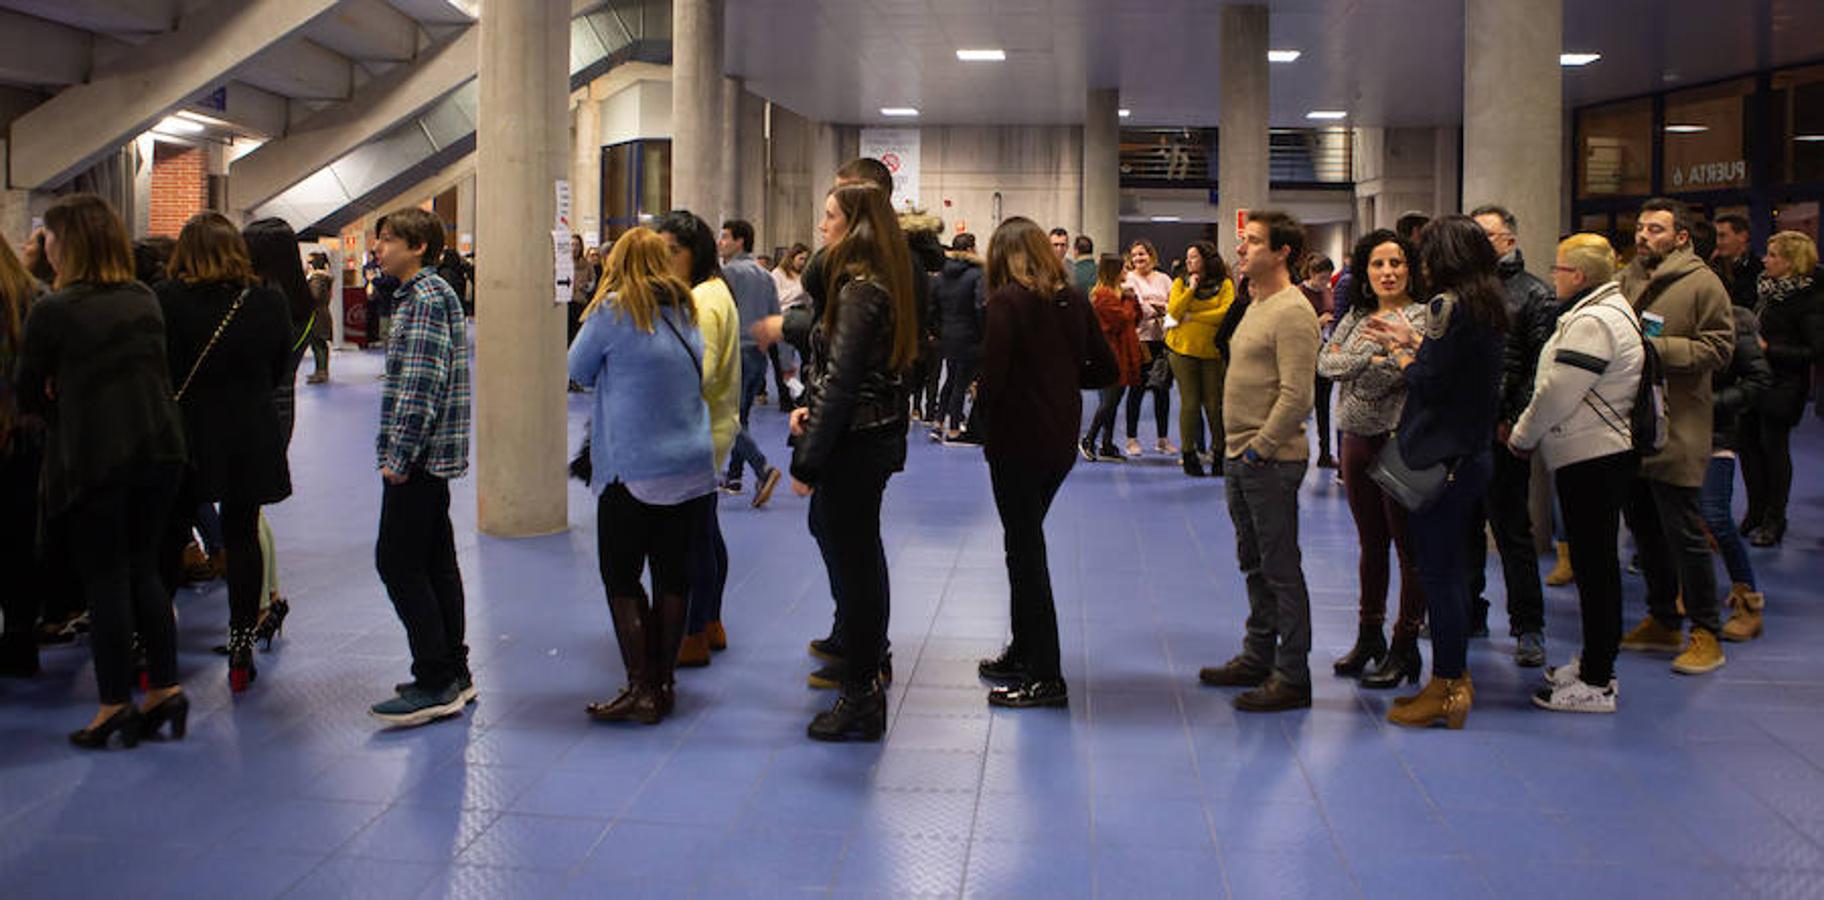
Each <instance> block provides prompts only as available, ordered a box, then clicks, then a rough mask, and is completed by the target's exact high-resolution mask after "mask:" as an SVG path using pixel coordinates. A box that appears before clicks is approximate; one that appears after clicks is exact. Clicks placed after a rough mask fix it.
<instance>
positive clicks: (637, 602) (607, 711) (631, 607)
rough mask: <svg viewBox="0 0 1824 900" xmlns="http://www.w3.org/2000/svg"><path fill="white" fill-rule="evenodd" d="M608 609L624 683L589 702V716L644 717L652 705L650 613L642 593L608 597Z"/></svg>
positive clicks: (623, 719) (616, 719) (600, 719)
mask: <svg viewBox="0 0 1824 900" xmlns="http://www.w3.org/2000/svg"><path fill="white" fill-rule="evenodd" d="M608 611H609V613H610V614H611V615H612V616H613V617H614V636H615V638H616V640H617V641H619V643H620V645H621V662H622V663H623V664H625V665H626V667H627V686H626V687H623V688H621V692H620V693H618V694H616V695H615V696H614V699H612V700H609V701H607V702H605V703H591V704H589V706H588V707H587V710H586V711H587V712H588V713H589V718H591V719H594V720H596V721H598V722H629V721H643V720H644V719H645V718H646V716H647V712H646V711H647V710H648V709H649V708H656V707H654V704H653V700H652V698H651V697H650V696H648V695H649V693H650V691H649V690H648V681H649V678H648V666H647V661H648V654H647V633H648V632H649V631H650V630H651V629H650V627H649V626H650V622H649V621H648V620H649V617H650V613H649V612H648V611H647V608H646V598H645V597H642V596H637V595H636V596H630V597H609V598H608Z"/></svg>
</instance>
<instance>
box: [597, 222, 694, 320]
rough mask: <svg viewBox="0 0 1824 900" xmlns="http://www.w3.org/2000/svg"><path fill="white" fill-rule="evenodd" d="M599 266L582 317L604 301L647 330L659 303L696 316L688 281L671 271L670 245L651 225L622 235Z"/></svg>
mask: <svg viewBox="0 0 1824 900" xmlns="http://www.w3.org/2000/svg"><path fill="white" fill-rule="evenodd" d="M602 270H603V271H602V283H601V284H599V285H597V286H596V289H595V296H594V297H593V298H591V299H590V300H589V306H588V307H587V308H586V309H584V310H583V318H585V319H587V318H588V317H589V316H590V315H592V314H594V313H595V310H596V307H598V306H601V305H602V304H603V303H607V304H608V305H609V306H611V307H613V308H614V310H615V312H616V313H617V314H622V315H626V316H627V317H628V318H631V319H632V320H633V324H635V325H638V326H639V327H640V328H641V329H642V330H644V331H646V332H647V333H651V332H652V331H654V330H655V329H654V326H653V319H654V318H655V317H656V316H657V315H658V309H659V307H660V306H676V307H678V308H679V309H681V310H683V312H684V316H685V317H686V318H687V319H689V320H691V321H695V320H696V318H697V307H696V304H695V303H694V302H693V301H692V300H691V295H690V285H688V284H685V283H684V281H683V279H681V278H679V277H678V276H676V275H674V274H672V271H671V247H670V245H668V244H666V243H665V239H664V238H662V237H659V235H658V233H657V232H655V231H653V230H652V229H650V228H644V227H642V228H635V229H633V230H632V231H629V232H627V233H626V234H623V235H621V238H620V240H617V241H615V242H614V248H613V249H612V250H609V251H608V259H607V261H606V262H605V263H603V264H602Z"/></svg>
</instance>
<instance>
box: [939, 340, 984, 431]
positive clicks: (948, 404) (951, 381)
mask: <svg viewBox="0 0 1824 900" xmlns="http://www.w3.org/2000/svg"><path fill="white" fill-rule="evenodd" d="M980 365H981V360H979V359H976V358H974V357H968V356H946V357H944V388H943V392H942V393H941V394H939V395H938V400H937V412H938V416H939V419H938V423H937V424H939V425H941V426H944V427H948V428H961V427H962V425H963V406H964V405H965V404H966V402H967V401H968V399H969V385H970V384H972V383H974V381H975V370H976V369H977V368H978V367H979V366H980Z"/></svg>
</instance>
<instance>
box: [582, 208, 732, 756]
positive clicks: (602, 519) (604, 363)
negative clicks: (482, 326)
mask: <svg viewBox="0 0 1824 900" xmlns="http://www.w3.org/2000/svg"><path fill="white" fill-rule="evenodd" d="M582 319H583V321H582V327H581V328H580V329H579V330H578V331H577V334H576V341H575V342H574V343H572V344H571V346H570V360H569V369H570V380H572V381H575V382H577V383H579V384H583V385H588V386H591V387H592V388H593V389H594V395H593V403H594V416H593V417H592V419H591V421H590V426H589V428H590V434H589V455H590V467H591V473H590V479H589V489H590V490H591V491H592V492H593V493H594V494H595V496H596V537H595V539H596V554H597V557H598V559H599V562H600V568H601V576H602V585H603V587H604V588H605V589H606V591H607V595H608V612H609V615H610V616H612V617H613V620H614V634H615V638H616V640H617V641H618V642H619V643H620V648H621V662H622V663H623V664H624V665H625V666H626V669H627V685H626V687H624V688H622V689H621V692H620V693H619V694H618V695H616V696H615V697H614V699H612V700H609V701H606V702H603V703H593V704H590V705H589V707H588V713H589V716H590V718H593V719H596V720H598V721H604V722H628V721H633V722H643V723H645V724H647V725H656V724H658V723H659V722H660V721H662V720H663V719H664V718H665V717H666V716H667V715H669V714H670V713H671V709H672V704H673V693H672V673H673V671H674V668H675V665H676V662H677V658H678V646H679V644H680V643H681V642H682V641H683V638H684V617H685V614H686V613H687V612H688V609H687V604H688V602H689V600H688V589H689V580H690V572H689V568H688V566H687V564H686V559H685V555H686V552H687V551H688V549H689V546H690V540H691V531H692V529H693V528H694V527H695V524H696V523H697V522H698V520H700V519H701V518H702V517H703V515H704V513H703V507H704V506H705V505H706V504H709V503H713V502H714V497H713V495H714V493H715V489H716V473H715V468H714V465H713V459H712V448H711V444H710V433H709V407H708V406H707V405H706V404H705V403H704V401H703V394H702V390H703V389H702V384H703V364H702V359H703V336H702V334H701V333H700V332H699V331H698V329H697V316H696V305H695V303H694V302H693V301H692V299H691V290H690V286H689V285H687V284H685V283H684V281H683V280H682V279H680V278H678V277H677V276H676V275H674V274H672V266H671V250H670V248H669V245H668V244H667V243H666V242H665V239H664V238H662V237H660V236H659V235H657V234H655V233H654V232H652V231H650V230H648V229H646V228H635V229H634V230H632V231H629V232H627V233H626V234H624V235H621V238H620V240H617V241H615V243H614V249H613V250H611V251H609V253H608V259H607V262H606V265H605V267H604V271H603V275H602V281H601V284H600V286H599V287H598V288H597V290H596V293H595V296H594V297H593V298H592V299H591V300H590V301H589V303H588V305H587V306H586V307H585V308H584V309H583V312H582ZM649 566H650V568H651V570H652V592H651V595H650V599H649V598H648V594H647V592H646V590H645V588H644V586H643V585H642V584H641V576H642V573H643V571H644V570H645V569H646V568H647V567H649Z"/></svg>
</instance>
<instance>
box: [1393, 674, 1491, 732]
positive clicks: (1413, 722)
mask: <svg viewBox="0 0 1824 900" xmlns="http://www.w3.org/2000/svg"><path fill="white" fill-rule="evenodd" d="M1406 700H1407V702H1405V703H1403V704H1396V705H1395V706H1394V707H1393V708H1392V709H1390V710H1388V711H1387V721H1389V722H1392V723H1393V724H1395V725H1405V726H1407V727H1409V728H1429V727H1431V726H1433V725H1436V724H1438V723H1439V722H1442V723H1444V725H1445V727H1447V728H1450V729H1451V730H1453V731H1455V730H1460V729H1461V728H1462V727H1463V723H1464V722H1465V721H1467V720H1468V719H1469V708H1470V706H1472V705H1473V704H1474V702H1475V690H1474V689H1473V688H1472V687H1470V683H1469V675H1468V673H1465V674H1464V675H1463V677H1462V678H1439V677H1437V676H1435V675H1434V676H1432V679H1431V680H1430V681H1428V682H1426V683H1425V688H1424V690H1421V691H1419V693H1418V694H1416V695H1414V696H1412V697H1410V698H1406Z"/></svg>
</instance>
